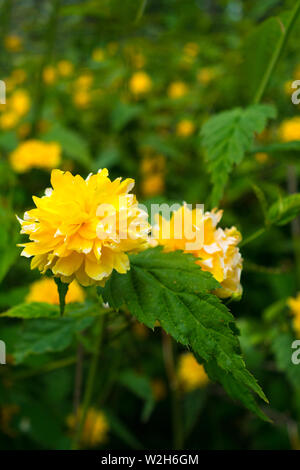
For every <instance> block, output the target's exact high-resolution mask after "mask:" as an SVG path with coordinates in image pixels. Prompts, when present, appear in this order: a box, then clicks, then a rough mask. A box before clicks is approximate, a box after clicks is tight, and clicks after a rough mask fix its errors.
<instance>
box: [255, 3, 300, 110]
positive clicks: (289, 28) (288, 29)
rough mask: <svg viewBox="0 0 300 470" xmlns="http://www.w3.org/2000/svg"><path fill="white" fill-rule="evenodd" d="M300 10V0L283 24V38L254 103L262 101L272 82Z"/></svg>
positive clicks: (279, 42)
mask: <svg viewBox="0 0 300 470" xmlns="http://www.w3.org/2000/svg"><path fill="white" fill-rule="evenodd" d="M299 12H300V0H298V2H297V3H296V5H295V7H294V9H293V10H292V12H291V15H290V18H289V20H288V22H287V25H286V27H285V28H284V26H283V25H282V28H283V29H284V31H283V33H282V35H281V38H280V40H279V41H278V44H277V46H276V48H275V49H274V52H273V55H272V57H271V60H270V62H269V65H268V67H267V69H266V71H265V73H264V76H263V78H262V80H261V82H260V85H259V87H258V90H257V92H256V95H255V97H254V103H255V104H257V103H259V102H260V101H261V99H262V97H263V94H264V92H265V90H266V88H267V86H268V84H269V82H270V79H271V76H272V74H273V72H274V69H275V67H276V65H277V63H278V60H279V58H280V56H281V53H282V51H283V49H284V47H285V45H286V42H287V40H288V37H289V35H290V32H291V31H292V28H293V26H294V24H295V21H296V19H297V16H298V14H299Z"/></svg>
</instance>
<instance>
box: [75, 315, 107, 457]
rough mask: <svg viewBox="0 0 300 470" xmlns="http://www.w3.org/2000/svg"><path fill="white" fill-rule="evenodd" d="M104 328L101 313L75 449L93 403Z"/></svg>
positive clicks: (77, 447) (78, 446) (77, 446)
mask: <svg viewBox="0 0 300 470" xmlns="http://www.w3.org/2000/svg"><path fill="white" fill-rule="evenodd" d="M103 329H104V315H100V317H99V321H98V325H97V332H96V335H97V339H96V345H95V352H94V356H93V359H92V362H91V365H90V369H89V374H88V378H87V384H86V388H85V393H84V398H83V404H82V409H81V411H80V413H79V417H80V418H79V419H80V421H79V426H78V430H77V433H76V436H75V440H74V443H73V449H74V450H77V449H79V448H80V441H81V435H82V431H83V428H84V424H85V420H86V415H87V412H88V409H89V406H90V403H91V399H92V395H93V390H94V384H95V378H96V372H97V368H98V363H99V356H100V349H101V345H102V338H103Z"/></svg>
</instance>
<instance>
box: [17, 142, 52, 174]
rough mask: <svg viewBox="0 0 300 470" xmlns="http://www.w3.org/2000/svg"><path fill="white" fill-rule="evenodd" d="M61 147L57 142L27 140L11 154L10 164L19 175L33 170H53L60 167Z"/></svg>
mask: <svg viewBox="0 0 300 470" xmlns="http://www.w3.org/2000/svg"><path fill="white" fill-rule="evenodd" d="M60 160H61V147H60V145H59V144H57V143H56V142H42V141H39V140H34V139H31V140H27V141H25V142H22V143H21V144H20V145H19V146H18V147H17V148H16V150H14V151H13V152H12V153H11V154H10V163H11V166H12V167H13V169H14V170H15V171H16V172H17V173H25V172H26V171H28V170H30V169H31V168H42V169H46V170H49V169H50V170H51V169H52V168H55V167H57V166H58V165H59V163H60Z"/></svg>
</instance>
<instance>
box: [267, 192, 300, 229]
mask: <svg viewBox="0 0 300 470" xmlns="http://www.w3.org/2000/svg"><path fill="white" fill-rule="evenodd" d="M299 213H300V193H297V194H291V195H290V196H286V197H284V198H281V199H279V200H278V201H276V202H275V203H274V204H273V205H272V206H271V207H270V209H269V212H268V220H269V222H270V223H271V224H274V225H285V224H287V223H288V222H290V221H291V220H293V219H294V218H295V217H297V215H298V214H299Z"/></svg>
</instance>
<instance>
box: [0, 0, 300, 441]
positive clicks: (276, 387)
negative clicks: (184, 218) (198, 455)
mask: <svg viewBox="0 0 300 470" xmlns="http://www.w3.org/2000/svg"><path fill="white" fill-rule="evenodd" d="M293 5H294V2H293V1H285V2H282V1H278V0H268V1H267V0H265V1H264V2H261V1H259V0H251V1H250V0H249V1H248V0H246V1H239V0H232V1H230V0H203V1H202V0H184V1H182V0H148V1H141V0H136V1H132V0H122V1H121V0H101V1H95V0H86V1H73V0H72V1H71V0H52V1H50V0H39V1H38V0H36V1H33V0H24V1H22V2H21V1H17V0H1V1H0V42H1V48H0V64H1V67H0V71H1V74H0V79H1V80H4V81H5V84H6V93H7V99H6V104H3V105H0V226H1V229H0V281H1V288H0V289H1V290H0V309H1V311H2V312H5V311H6V310H7V309H9V308H13V307H14V306H16V305H18V304H20V303H22V302H29V301H44V302H49V303H51V304H57V302H58V300H57V294H56V290H55V289H56V287H55V285H54V282H53V281H51V280H49V279H46V280H44V281H43V283H38V284H37V283H36V282H37V281H39V280H40V276H39V274H38V272H36V271H30V269H29V263H28V260H27V259H25V258H21V257H20V256H19V253H20V248H17V247H16V244H17V243H18V242H20V240H21V239H20V235H19V226H18V222H17V221H16V218H15V214H17V215H18V216H22V215H23V213H24V210H26V209H29V208H31V207H32V205H33V203H32V195H41V194H42V193H43V191H44V189H45V188H47V187H49V185H50V181H49V180H50V171H51V169H52V168H61V169H63V170H70V171H71V172H72V173H73V174H76V173H79V174H81V175H82V176H83V177H86V176H87V175H88V174H89V173H90V172H96V171H98V169H99V168H105V167H106V168H108V169H109V171H110V176H111V177H112V178H114V177H119V176H120V175H121V176H123V177H133V178H134V179H135V180H136V187H135V192H136V194H137V195H138V198H139V200H140V201H141V202H144V203H146V204H151V203H154V202H155V203H157V202H164V201H165V202H180V203H182V201H186V202H188V203H201V204H205V208H207V209H211V207H210V205H209V204H210V203H209V196H210V193H211V189H212V187H211V183H210V179H209V173H208V171H207V167H206V162H205V154H204V151H203V148H202V145H201V138H200V136H199V133H200V131H201V127H202V125H203V123H204V122H205V121H206V120H207V119H208V118H209V117H210V116H212V115H213V114H215V113H217V112H219V111H222V110H226V109H230V108H233V107H237V106H244V105H247V104H249V103H250V102H251V100H252V97H253V93H254V92H255V90H256V88H257V81H258V77H259V74H260V73H261V71H263V70H264V68H265V66H266V61H265V55H266V54H269V53H270V51H272V48H273V44H274V42H273V39H272V38H273V37H274V34H276V32H275V33H274V31H272V30H271V31H270V30H269V29H268V28H267V29H266V26H265V25H263V26H262V27H258V25H259V24H261V23H262V22H264V21H265V20H266V19H267V18H269V17H270V16H273V15H282V13H283V12H284V10H285V8H286V9H289V8H292V7H293ZM267 26H268V25H267ZM299 26H300V23H299V21H298V23H297V25H296V26H295V28H294V30H293V33H292V35H291V37H290V40H289V42H288V45H287V47H286V50H285V53H284V56H283V57H282V59H281V61H280V63H279V66H278V67H277V69H276V73H275V74H274V76H272V79H271V84H270V87H269V88H268V90H267V94H266V95H265V97H264V100H265V101H266V102H270V103H275V104H276V105H277V107H278V118H277V119H276V120H273V121H272V122H271V124H270V125H269V126H268V128H267V130H266V131H264V133H263V134H261V135H259V136H257V139H256V143H255V149H254V150H253V152H252V153H251V154H249V155H248V156H247V158H245V159H244V161H243V162H242V164H241V165H239V167H238V168H236V169H235V170H234V172H233V173H232V175H231V176H230V180H229V183H228V185H227V186H226V190H225V195H224V198H223V200H222V203H221V208H222V209H224V216H223V220H222V226H224V227H226V226H231V225H235V226H236V227H237V228H238V229H239V230H240V231H241V233H242V234H243V236H245V237H246V236H248V235H250V234H251V233H252V232H253V231H254V230H255V229H259V228H260V227H261V226H262V225H263V204H261V202H262V196H261V194H262V192H263V193H264V194H266V195H267V198H268V199H269V200H270V201H274V200H276V199H277V198H278V195H280V194H282V195H284V194H288V193H289V192H296V191H297V179H298V176H299V171H300V165H299V157H298V152H297V151H295V150H293V151H289V152H287V151H283V150H280V149H279V150H278V149H277V151H274V153H272V154H271V153H266V151H265V150H264V148H265V146H266V145H267V144H268V145H270V144H276V143H278V142H282V141H284V142H288V141H298V140H300V123H299V122H300V121H299V119H300V118H299V107H297V106H295V105H293V104H292V102H291V93H292V89H291V81H293V80H295V79H300V57H299ZM263 28H265V29H263ZM271 29H272V28H271ZM272 34H273V36H272ZM255 41H256V42H255ZM254 45H256V47H254ZM299 149H300V147H299V146H298V151H299ZM275 150H276V149H275ZM297 230H298V232H297ZM297 234H299V227H298V226H297V221H296V222H294V223H293V227H291V225H290V224H288V225H286V226H285V227H278V228H274V229H272V231H270V232H268V233H267V234H265V235H264V236H263V237H261V238H258V239H257V240H255V241H253V243H250V244H249V245H247V246H245V248H244V249H243V250H242V254H243V257H244V260H245V261H244V269H243V275H242V284H243V287H244V293H243V297H242V299H241V301H240V302H231V303H230V308H231V310H232V312H233V314H234V315H235V317H236V318H237V324H238V327H239V328H240V330H241V344H242V349H243V352H244V355H245V359H246V363H247V365H248V367H249V369H250V370H251V371H252V372H253V373H254V375H255V376H256V377H257V378H258V379H259V382H260V384H261V385H262V388H263V389H264V391H265V393H266V395H267V396H268V398H269V400H270V407H268V409H267V410H265V411H266V412H267V413H268V415H269V416H270V417H271V418H272V420H273V423H272V424H269V423H264V422H262V421H260V420H259V419H258V418H256V417H254V416H253V415H251V413H250V412H248V411H246V410H244V409H243V408H242V407H241V406H240V405H238V404H236V403H233V402H232V401H231V400H230V399H229V398H228V397H227V396H226V394H225V392H224V391H223V390H222V389H221V388H220V387H219V386H218V385H216V384H212V383H209V381H208V379H207V377H206V375H205V373H204V372H203V370H202V369H201V368H200V366H199V365H197V364H196V362H195V361H194V359H193V357H192V356H191V354H189V353H187V354H186V353H185V351H184V350H183V349H182V348H181V347H179V346H174V355H175V356H174V364H173V366H174V371H173V372H174V373H175V375H177V377H178V381H179V384H180V385H179V393H180V397H179V400H180V403H181V408H182V416H181V426H182V429H183V433H184V441H185V447H186V448H187V449H192V448H193V449H195V448H196V449H199V448H200V449H223V448H224V449H266V448H268V449H269V448H270V449H290V448H292V449H299V448H300V440H299V418H300V366H298V367H297V366H295V365H293V364H291V361H290V355H291V346H290V345H291V342H292V341H293V339H295V338H296V337H297V335H298V336H299V329H300V328H299V321H298V330H297V324H296V321H295V317H292V315H291V311H290V308H289V307H288V299H289V298H290V297H291V296H293V297H295V295H296V293H297V289H298V288H299V282H300V274H299V273H300V271H299V240H298V239H297ZM67 300H68V302H69V303H73V302H75V303H74V304H73V305H74V309H80V308H85V309H87V310H88V309H89V311H91V310H93V309H95V308H96V307H95V299H94V293H93V291H92V290H89V289H86V290H85V291H83V290H82V289H81V288H80V287H79V286H77V285H74V286H73V287H72V289H70V293H69V298H68V299H67ZM82 305H83V307H82ZM297 308H298V312H299V314H298V317H299V316H300V308H299V306H298V307H297ZM297 308H296V311H297ZM298 317H297V318H298ZM87 318H88V320H86V319H85V322H83V323H82V321H83V320H82V319H81V320H78V321H76V322H72V323H70V321H68V318H66V319H64V323H63V327H62V323H61V322H60V323H58V320H57V319H56V320H52V322H51V321H50V320H44V319H36V320H35V319H32V320H28V321H24V320H16V319H9V318H4V317H3V318H1V319H0V323H1V327H0V339H3V340H5V341H6V344H7V351H8V357H7V361H8V364H7V365H5V366H0V448H1V449H68V448H70V446H71V441H72V432H74V427H75V424H76V423H75V422H76V419H75V417H74V413H73V410H74V402H76V393H75V396H74V387H75V385H74V384H75V383H76V361H77V360H78V354H81V353H82V354H83V359H82V367H83V375H84V376H85V372H86V368H87V366H88V364H89V354H90V353H91V349H92V340H93V317H92V316H91V317H87ZM108 339H109V340H107V344H105V349H104V351H103V355H102V358H101V369H100V371H99V374H98V377H97V385H96V390H95V393H94V397H93V407H92V408H91V409H90V410H89V413H88V420H87V423H86V426H85V432H84V438H85V440H84V442H83V443H82V446H84V447H94V448H110V449H113V448H134V449H136V448H157V449H166V448H171V447H172V445H173V437H172V436H173V432H172V397H171V395H172V390H171V387H170V381H169V378H170V377H168V370H167V371H166V367H165V365H166V364H165V361H164V354H163V344H162V343H163V342H164V339H162V335H161V331H159V328H156V329H155V331H154V332H153V331H151V330H148V329H147V328H146V327H144V326H142V325H140V324H138V323H136V322H135V321H133V320H130V318H129V317H128V318H127V316H126V315H124V318H120V317H116V316H112V318H111V320H110V323H109V328H108ZM78 340H80V342H81V344H83V347H82V349H83V350H84V353H83V352H82V351H81V353H80V351H78V346H77V344H78ZM77 398H78V397H77ZM173 412H174V410H173ZM72 413H73V414H72Z"/></svg>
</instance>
